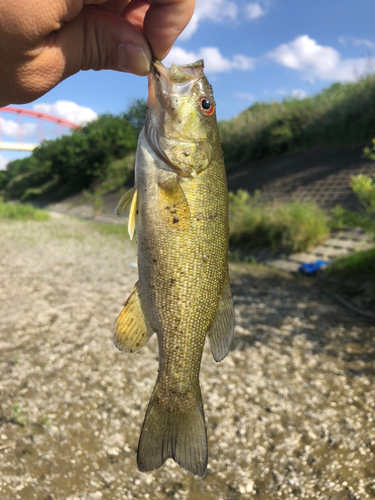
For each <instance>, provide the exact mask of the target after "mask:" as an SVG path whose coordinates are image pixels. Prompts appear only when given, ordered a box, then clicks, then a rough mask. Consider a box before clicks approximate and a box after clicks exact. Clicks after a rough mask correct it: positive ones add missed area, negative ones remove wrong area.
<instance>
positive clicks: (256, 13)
mask: <svg viewBox="0 0 375 500" xmlns="http://www.w3.org/2000/svg"><path fill="white" fill-rule="evenodd" d="M265 14H266V10H265V9H263V7H261V6H260V5H259V3H248V4H247V5H246V7H245V15H246V18H247V19H250V20H253V19H257V18H258V17H261V16H264V15H265Z"/></svg>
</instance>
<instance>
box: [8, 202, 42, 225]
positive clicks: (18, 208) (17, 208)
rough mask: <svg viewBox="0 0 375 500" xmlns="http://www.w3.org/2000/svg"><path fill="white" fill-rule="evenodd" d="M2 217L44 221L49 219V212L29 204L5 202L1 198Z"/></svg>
mask: <svg viewBox="0 0 375 500" xmlns="http://www.w3.org/2000/svg"><path fill="white" fill-rule="evenodd" d="M0 219H12V220H35V221H40V222H43V221H46V220H48V219H49V213H48V212H47V211H46V210H40V209H37V208H34V207H33V206H32V205H28V204H26V205H23V204H19V203H17V204H16V203H14V204H13V203H4V201H3V200H2V198H0Z"/></svg>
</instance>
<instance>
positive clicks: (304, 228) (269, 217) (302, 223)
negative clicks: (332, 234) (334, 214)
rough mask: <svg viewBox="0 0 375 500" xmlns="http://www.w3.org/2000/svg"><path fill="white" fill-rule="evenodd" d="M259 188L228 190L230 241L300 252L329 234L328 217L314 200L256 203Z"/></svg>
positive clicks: (244, 245)
mask: <svg viewBox="0 0 375 500" xmlns="http://www.w3.org/2000/svg"><path fill="white" fill-rule="evenodd" d="M258 199H259V192H258V193H255V195H254V196H253V197H251V196H250V195H249V193H247V192H246V191H242V190H239V191H238V192H237V193H236V194H234V193H229V227H230V243H231V245H235V246H241V247H246V248H248V249H251V248H255V247H264V246H271V248H272V250H273V252H280V251H287V252H302V251H304V250H307V249H308V248H310V247H312V246H314V245H317V244H319V243H321V242H322V241H324V240H325V239H326V238H327V237H328V236H329V227H328V217H327V215H326V214H325V212H323V210H321V209H319V208H318V207H317V205H316V204H314V203H313V202H299V201H292V202H290V203H272V204H271V203H268V204H259V203H258Z"/></svg>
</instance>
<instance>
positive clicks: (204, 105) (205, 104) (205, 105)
mask: <svg viewBox="0 0 375 500" xmlns="http://www.w3.org/2000/svg"><path fill="white" fill-rule="evenodd" d="M199 106H200V108H201V111H202V113H203V114H205V115H212V113H213V112H214V111H215V105H214V104H213V103H212V102H211V101H210V100H208V99H207V98H206V97H202V98H201V100H200V102H199Z"/></svg>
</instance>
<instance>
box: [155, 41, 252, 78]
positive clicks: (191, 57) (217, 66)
mask: <svg viewBox="0 0 375 500" xmlns="http://www.w3.org/2000/svg"><path fill="white" fill-rule="evenodd" d="M198 59H203V60H204V64H205V72H206V73H225V72H228V71H232V70H234V69H237V70H240V71H247V70H251V69H254V59H253V58H252V57H246V56H242V55H239V54H237V55H234V56H233V57H232V58H231V59H227V58H225V57H224V56H223V55H222V54H221V53H220V51H219V49H218V48H217V47H202V48H200V49H199V50H198V51H197V52H193V51H190V52H188V51H186V50H184V49H182V48H181V47H173V49H172V50H171V51H170V53H169V54H168V56H167V57H166V59H165V61H164V63H165V65H166V66H170V65H171V64H173V63H175V64H190V63H192V62H194V61H197V60H198Z"/></svg>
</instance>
